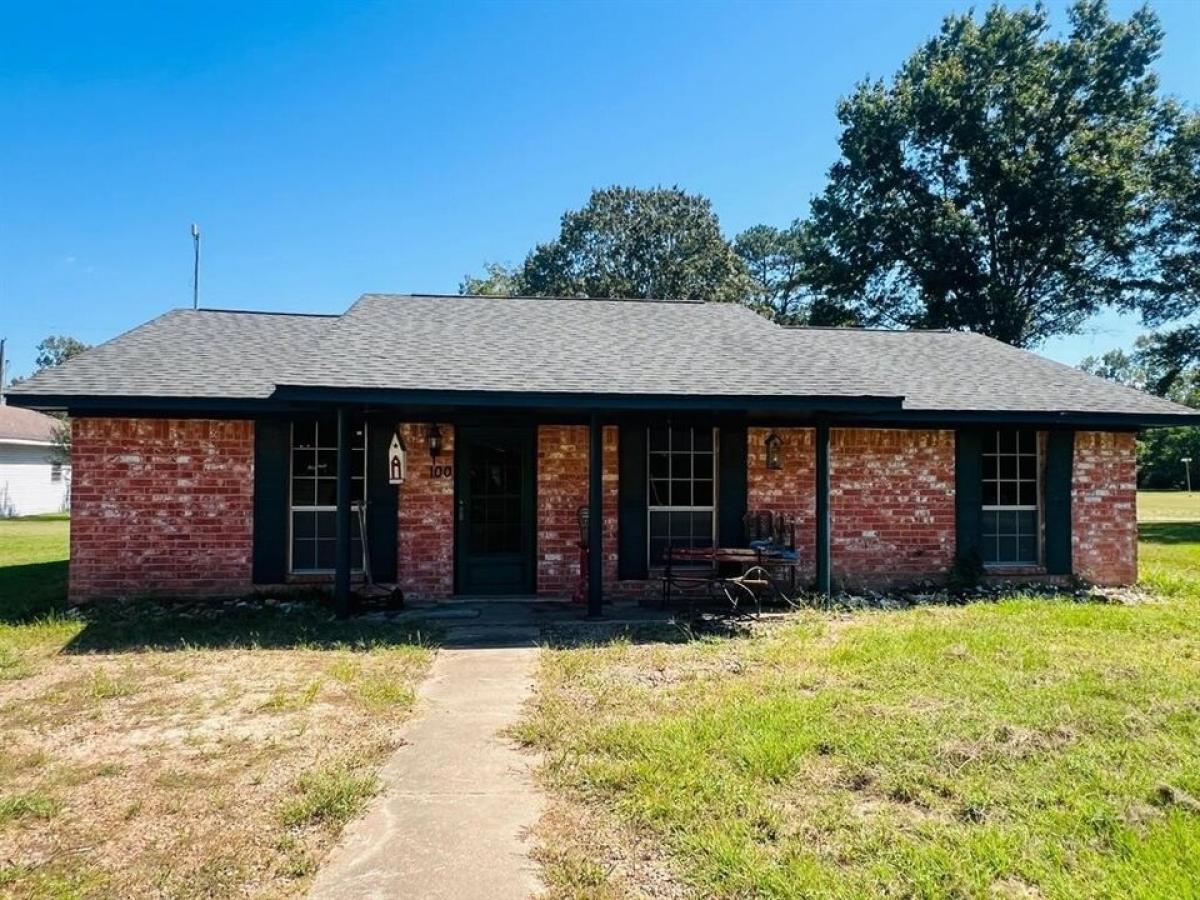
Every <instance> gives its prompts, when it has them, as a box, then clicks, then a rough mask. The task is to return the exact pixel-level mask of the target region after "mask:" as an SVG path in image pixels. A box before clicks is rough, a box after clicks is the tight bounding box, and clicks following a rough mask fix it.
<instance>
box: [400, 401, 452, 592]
mask: <svg viewBox="0 0 1200 900" xmlns="http://www.w3.org/2000/svg"><path fill="white" fill-rule="evenodd" d="M400 428H401V434H403V436H404V443H405V446H406V447H407V448H408V472H407V474H406V477H405V480H404V484H403V485H401V487H400V488H399V490H400V509H399V511H398V516H399V521H398V523H397V536H396V579H397V583H398V584H399V585H400V586H401V587H402V588H403V589H404V591H405V593H406V594H408V595H409V596H411V597H414V598H433V597H448V596H450V595H451V594H453V593H454V478H453V477H437V476H436V475H434V474H432V473H431V472H430V463H431V461H430V458H429V450H428V444H427V439H426V426H425V425H411V424H410V425H402V426H400ZM441 432H442V453H441V456H439V457H438V463H439V464H440V465H444V466H447V467H452V466H453V464H454V428H453V426H451V425H442V426H441ZM451 472H453V470H452V469H451Z"/></svg>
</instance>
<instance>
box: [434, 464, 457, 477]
mask: <svg viewBox="0 0 1200 900" xmlns="http://www.w3.org/2000/svg"><path fill="white" fill-rule="evenodd" d="M453 474H454V466H439V465H431V466H430V467H429V477H430V478H449V477H450V476H451V475H453Z"/></svg>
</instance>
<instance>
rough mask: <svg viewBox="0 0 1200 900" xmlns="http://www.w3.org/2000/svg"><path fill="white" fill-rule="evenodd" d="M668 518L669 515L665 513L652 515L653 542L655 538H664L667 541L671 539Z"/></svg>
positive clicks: (651, 535) (651, 530)
mask: <svg viewBox="0 0 1200 900" xmlns="http://www.w3.org/2000/svg"><path fill="white" fill-rule="evenodd" d="M668 516H669V513H664V512H651V513H650V538H651V539H652V540H653V539H655V538H662V539H664V540H665V539H666V538H668V537H670V534H671V532H670V530H669V529H668V525H669V524H670V519H669V518H668Z"/></svg>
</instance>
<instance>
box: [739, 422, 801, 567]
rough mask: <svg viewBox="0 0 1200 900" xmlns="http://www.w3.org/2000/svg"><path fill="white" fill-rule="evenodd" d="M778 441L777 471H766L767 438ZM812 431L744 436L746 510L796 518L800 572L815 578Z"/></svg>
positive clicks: (753, 432)
mask: <svg viewBox="0 0 1200 900" xmlns="http://www.w3.org/2000/svg"><path fill="white" fill-rule="evenodd" d="M772 431H774V432H775V434H777V435H778V436H779V439H780V441H781V444H780V448H779V457H780V463H781V467H780V468H778V469H768V468H767V448H766V441H767V437H768V436H769V435H770V434H771V432H772ZM815 440H816V431H815V429H812V428H774V429H772V428H750V429H748V430H747V434H746V443H747V448H746V509H747V511H748V512H752V513H753V512H760V511H763V510H766V511H770V512H773V513H784V514H785V515H792V516H795V517H796V549H797V550H798V551H799V554H800V562H801V565H802V570H801V571H802V572H803V574H804V575H805V576H807V577H809V578H812V577H814V576H815V575H816V567H815V560H816V557H817V548H816V543H817V536H816V515H817V494H816V490H817V466H816V463H817V460H816V453H815Z"/></svg>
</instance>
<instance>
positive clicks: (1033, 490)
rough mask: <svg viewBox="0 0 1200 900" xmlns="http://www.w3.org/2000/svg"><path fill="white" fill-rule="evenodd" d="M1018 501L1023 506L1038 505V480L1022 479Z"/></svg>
mask: <svg viewBox="0 0 1200 900" xmlns="http://www.w3.org/2000/svg"><path fill="white" fill-rule="evenodd" d="M1020 484H1021V487H1020V490H1019V492H1018V500H1017V503H1018V504H1020V505H1021V506H1037V482H1036V481H1022V482H1021V483H1020Z"/></svg>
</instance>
